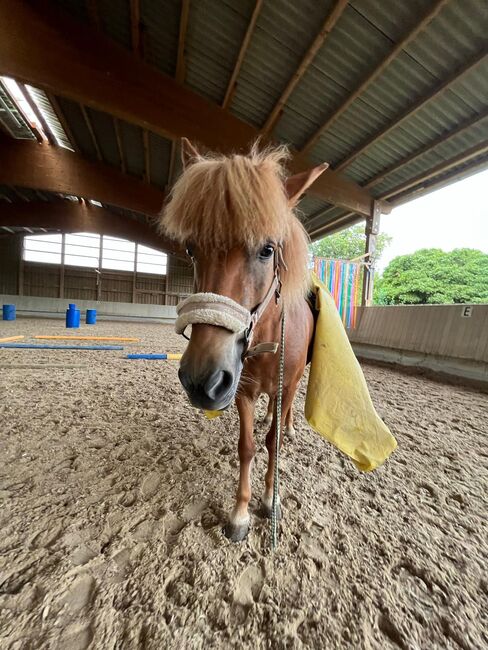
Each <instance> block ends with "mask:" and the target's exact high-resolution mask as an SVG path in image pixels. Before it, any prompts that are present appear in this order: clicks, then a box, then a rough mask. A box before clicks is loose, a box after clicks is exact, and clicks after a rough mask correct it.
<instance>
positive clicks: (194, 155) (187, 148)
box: [181, 138, 200, 169]
mask: <svg viewBox="0 0 488 650" xmlns="http://www.w3.org/2000/svg"><path fill="white" fill-rule="evenodd" d="M199 157H200V154H199V153H198V151H197V149H196V148H195V147H194V146H193V145H192V143H191V142H190V141H189V140H188V138H181V162H182V163H183V169H186V168H187V167H189V166H190V165H191V164H192V163H193V162H195V160H197V159H198V158H199Z"/></svg>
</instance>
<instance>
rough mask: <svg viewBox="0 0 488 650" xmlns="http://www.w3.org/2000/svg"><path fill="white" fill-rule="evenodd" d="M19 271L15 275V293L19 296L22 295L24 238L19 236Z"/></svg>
mask: <svg viewBox="0 0 488 650" xmlns="http://www.w3.org/2000/svg"><path fill="white" fill-rule="evenodd" d="M18 249H19V271H18V276H17V293H18V294H19V296H23V295H24V238H23V237H21V238H20V245H19V248H18Z"/></svg>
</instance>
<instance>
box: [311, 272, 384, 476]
mask: <svg viewBox="0 0 488 650" xmlns="http://www.w3.org/2000/svg"><path fill="white" fill-rule="evenodd" d="M312 277H313V286H314V291H315V295H316V308H317V310H318V318H317V323H316V327H315V340H314V344H313V353H312V363H311V367H310V377H309V380H308V388H307V399H306V402H305V417H306V419H307V421H308V423H309V424H310V426H311V427H312V429H314V430H315V431H317V433H320V435H321V436H323V437H324V438H327V440H329V441H330V442H331V443H332V444H333V445H335V446H336V447H337V448H338V449H340V450H341V451H342V452H344V453H345V454H347V455H348V456H349V457H350V458H351V459H352V460H353V462H354V464H355V465H356V466H357V467H358V469H360V470H362V471H365V472H368V471H370V470H373V469H376V468H377V467H378V466H379V465H381V464H382V463H383V462H384V461H385V460H386V459H387V458H388V456H389V455H390V454H391V452H392V451H393V450H394V449H395V448H396V446H397V443H396V440H395V438H394V437H393V436H392V435H391V433H390V431H389V429H388V427H387V426H386V424H385V423H384V422H383V421H382V420H381V419H380V417H379V415H378V414H377V413H376V411H375V408H374V406H373V402H372V401H371V397H370V395H369V391H368V387H367V385H366V380H365V379H364V375H363V372H362V370H361V366H360V365H359V363H358V361H357V359H356V356H355V355H354V352H353V350H352V348H351V344H350V343H349V339H348V338H347V334H346V331H345V329H344V326H343V325H342V321H341V318H340V316H339V314H338V312H337V309H336V306H335V303H334V300H333V298H332V296H331V295H330V293H329V292H328V291H327V289H326V287H325V286H324V284H322V282H320V280H319V279H318V278H317V277H316V276H315V275H313V276H312Z"/></svg>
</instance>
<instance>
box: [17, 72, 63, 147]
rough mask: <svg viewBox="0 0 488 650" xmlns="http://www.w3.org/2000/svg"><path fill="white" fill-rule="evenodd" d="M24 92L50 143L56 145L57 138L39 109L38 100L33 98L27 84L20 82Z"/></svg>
mask: <svg viewBox="0 0 488 650" xmlns="http://www.w3.org/2000/svg"><path fill="white" fill-rule="evenodd" d="M18 86H19V88H20V90H21V92H22V94H23V95H24V97H25V100H26V102H27V103H28V104H29V106H30V108H31V110H32V112H33V113H34V115H35V116H36V118H37V119H38V120H39V123H40V124H41V126H42V130H43V131H44V135H45V136H46V138H47V140H48V142H49V144H50V145H53V146H56V138H55V137H54V135H53V132H52V131H51V129H50V127H49V124H48V123H47V122H46V120H45V119H44V115H43V114H42V113H41V111H40V110H39V107H38V106H37V104H36V102H35V101H34V100H33V99H32V97H31V95H30V93H29V90H28V89H27V88H26V86H25V84H23V83H19V84H18Z"/></svg>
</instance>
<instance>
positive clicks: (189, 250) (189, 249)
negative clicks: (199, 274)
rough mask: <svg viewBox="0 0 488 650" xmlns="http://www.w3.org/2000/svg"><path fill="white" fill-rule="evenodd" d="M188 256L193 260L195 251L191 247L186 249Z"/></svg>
mask: <svg viewBox="0 0 488 650" xmlns="http://www.w3.org/2000/svg"><path fill="white" fill-rule="evenodd" d="M186 254H187V255H188V257H191V258H192V259H193V251H192V249H191V248H190V247H189V246H187V248H186Z"/></svg>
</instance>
